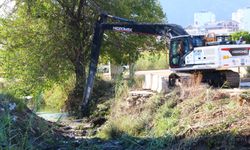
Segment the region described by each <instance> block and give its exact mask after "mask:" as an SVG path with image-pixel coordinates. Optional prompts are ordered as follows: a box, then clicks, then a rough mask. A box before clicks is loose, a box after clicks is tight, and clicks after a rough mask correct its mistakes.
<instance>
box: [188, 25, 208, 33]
mask: <svg viewBox="0 0 250 150" xmlns="http://www.w3.org/2000/svg"><path fill="white" fill-rule="evenodd" d="M185 30H186V31H187V33H188V34H190V35H204V34H206V33H207V32H206V30H205V28H204V26H201V27H199V26H194V25H189V26H187V27H186V28H185Z"/></svg>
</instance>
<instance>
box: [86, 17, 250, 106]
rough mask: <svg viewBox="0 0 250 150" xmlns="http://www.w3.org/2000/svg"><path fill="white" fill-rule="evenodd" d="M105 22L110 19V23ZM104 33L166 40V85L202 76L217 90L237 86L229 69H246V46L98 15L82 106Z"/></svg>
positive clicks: (249, 62)
mask: <svg viewBox="0 0 250 150" xmlns="http://www.w3.org/2000/svg"><path fill="white" fill-rule="evenodd" d="M108 19H110V20H112V22H111V23H109V22H108ZM105 31H115V32H122V33H128V34H145V35H157V36H164V37H166V38H167V39H169V40H167V41H170V43H168V45H169V47H168V49H169V66H170V69H171V70H172V71H173V73H172V74H171V75H170V76H169V86H174V85H175V83H176V81H177V80H178V81H181V80H182V74H195V73H197V72H199V73H200V74H202V82H205V83H208V84H209V85H211V86H215V87H221V86H222V85H223V84H225V83H227V84H228V86H229V87H231V88H235V87H239V83H240V75H239V73H237V72H234V71H231V70H230V69H229V68H231V67H241V66H250V57H249V51H250V45H248V44H244V45H236V44H225V43H224V44H223V45H221V44H220V43H218V45H214V44H213V45H211V46H208V45H206V44H205V42H204V38H203V37H201V36H191V35H189V34H188V33H187V32H186V31H185V30H184V29H183V28H182V27H181V26H180V25H176V24H160V23H138V22H135V21H133V20H129V19H125V18H120V17H116V16H112V15H109V14H105V13H102V14H100V16H99V18H98V20H97V21H96V23H95V28H94V36H93V41H92V50H91V60H90V66H89V75H88V79H87V83H86V87H85V91H84V93H83V94H84V97H83V102H84V103H83V105H86V104H88V102H89V98H90V95H91V92H92V88H93V83H94V79H95V74H96V70H97V64H98V58H99V55H100V48H101V43H102V39H103V35H104V32H105Z"/></svg>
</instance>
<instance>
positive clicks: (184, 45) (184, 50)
mask: <svg viewBox="0 0 250 150" xmlns="http://www.w3.org/2000/svg"><path fill="white" fill-rule="evenodd" d="M192 50H193V44H192V42H191V38H190V36H180V37H175V38H172V39H171V41H170V55H169V62H170V67H171V68H179V67H182V66H183V65H184V62H185V61H184V57H185V56H186V55H187V54H188V53H189V52H191V51H192Z"/></svg>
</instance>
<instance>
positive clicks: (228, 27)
mask: <svg viewBox="0 0 250 150" xmlns="http://www.w3.org/2000/svg"><path fill="white" fill-rule="evenodd" d="M205 29H206V32H207V33H215V34H231V33H233V32H236V31H238V30H239V23H238V22H236V21H233V20H227V21H217V22H214V23H207V24H206V25H205Z"/></svg>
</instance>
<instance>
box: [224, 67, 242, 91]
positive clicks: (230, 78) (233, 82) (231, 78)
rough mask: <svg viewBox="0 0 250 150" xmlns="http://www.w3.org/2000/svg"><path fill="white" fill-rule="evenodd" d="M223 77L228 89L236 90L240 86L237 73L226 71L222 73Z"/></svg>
mask: <svg viewBox="0 0 250 150" xmlns="http://www.w3.org/2000/svg"><path fill="white" fill-rule="evenodd" d="M224 75H225V77H226V81H225V83H224V85H225V86H228V87H229V88H238V87H239V86H240V75H239V73H237V72H233V71H231V70H227V71H225V72H224Z"/></svg>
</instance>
